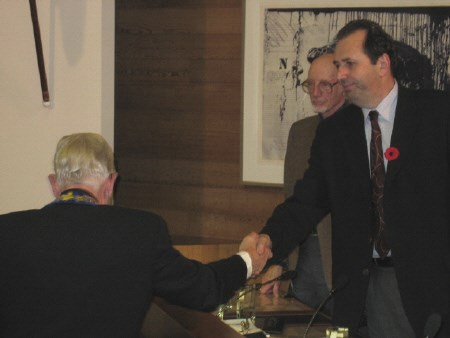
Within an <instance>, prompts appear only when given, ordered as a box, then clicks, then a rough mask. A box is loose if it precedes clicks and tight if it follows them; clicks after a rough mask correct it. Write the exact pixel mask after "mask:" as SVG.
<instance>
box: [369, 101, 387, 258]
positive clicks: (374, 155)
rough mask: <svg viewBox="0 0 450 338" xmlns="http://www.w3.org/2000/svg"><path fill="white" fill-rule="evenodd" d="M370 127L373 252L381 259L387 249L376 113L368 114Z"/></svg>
mask: <svg viewBox="0 0 450 338" xmlns="http://www.w3.org/2000/svg"><path fill="white" fill-rule="evenodd" d="M369 117H370V123H371V125H372V138H371V140H370V172H371V175H370V178H371V181H372V203H373V210H374V217H375V229H376V234H375V250H377V252H378V254H379V255H380V257H381V258H384V257H386V255H387V254H388V252H389V247H388V245H387V242H386V224H385V223H384V210H383V190H384V159H383V147H382V144H381V130H380V126H379V124H378V112H377V111H376V110H372V111H371V112H370V113H369Z"/></svg>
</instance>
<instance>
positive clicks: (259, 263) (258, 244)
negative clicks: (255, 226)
mask: <svg viewBox="0 0 450 338" xmlns="http://www.w3.org/2000/svg"><path fill="white" fill-rule="evenodd" d="M239 251H246V252H247V253H248V254H249V255H250V258H251V259H252V277H256V276H258V275H259V274H260V273H261V271H262V270H263V269H264V267H265V266H266V263H267V260H268V259H270V258H272V241H271V240H270V237H269V236H268V235H266V234H257V233H256V232H251V233H249V234H248V235H247V236H245V237H244V239H243V240H242V242H241V244H240V246H239Z"/></svg>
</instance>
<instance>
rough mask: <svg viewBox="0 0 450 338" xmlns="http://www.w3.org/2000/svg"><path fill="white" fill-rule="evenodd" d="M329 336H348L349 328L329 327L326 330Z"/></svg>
mask: <svg viewBox="0 0 450 338" xmlns="http://www.w3.org/2000/svg"><path fill="white" fill-rule="evenodd" d="M326 334H327V338H348V328H346V327H329V328H327V330H326Z"/></svg>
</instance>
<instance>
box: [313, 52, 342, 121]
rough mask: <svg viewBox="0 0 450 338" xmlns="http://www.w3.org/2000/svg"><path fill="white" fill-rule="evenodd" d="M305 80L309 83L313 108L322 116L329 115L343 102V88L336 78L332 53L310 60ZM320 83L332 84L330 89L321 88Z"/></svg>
mask: <svg viewBox="0 0 450 338" xmlns="http://www.w3.org/2000/svg"><path fill="white" fill-rule="evenodd" d="M307 82H308V83H310V84H311V86H310V92H309V98H310V100H311V104H312V106H313V109H314V111H315V112H316V113H320V114H321V115H322V117H323V118H327V117H329V116H331V115H332V114H334V113H335V112H336V111H337V110H338V109H339V108H340V107H341V106H342V105H343V104H344V100H345V98H344V93H343V88H342V86H341V84H340V83H339V82H338V79H337V71H336V67H335V66H334V64H333V55H332V54H324V55H322V56H320V57H318V58H317V59H315V60H314V61H313V62H312V64H311V67H310V68H309V71H308V79H307ZM321 83H322V84H324V83H329V84H331V85H333V86H332V88H331V91H329V92H328V91H326V90H325V91H324V90H322V89H321V88H320V84H321Z"/></svg>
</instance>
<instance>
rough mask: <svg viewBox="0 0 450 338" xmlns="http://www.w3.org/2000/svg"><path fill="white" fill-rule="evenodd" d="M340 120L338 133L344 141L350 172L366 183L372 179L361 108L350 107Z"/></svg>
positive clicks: (343, 112) (344, 111) (345, 110)
mask: <svg viewBox="0 0 450 338" xmlns="http://www.w3.org/2000/svg"><path fill="white" fill-rule="evenodd" d="M342 115H343V116H342V118H341V119H339V123H338V131H339V133H340V135H341V137H342V139H343V140H344V142H343V145H344V153H345V156H347V159H346V162H347V163H348V165H349V167H350V168H349V170H351V171H352V172H354V173H355V175H358V176H361V178H363V179H364V181H368V180H369V177H370V166H369V157H368V154H367V141H366V134H365V131H364V115H363V113H362V110H361V109H360V108H359V107H356V106H354V105H349V106H348V107H347V108H346V109H344V110H343V111H342Z"/></svg>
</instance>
